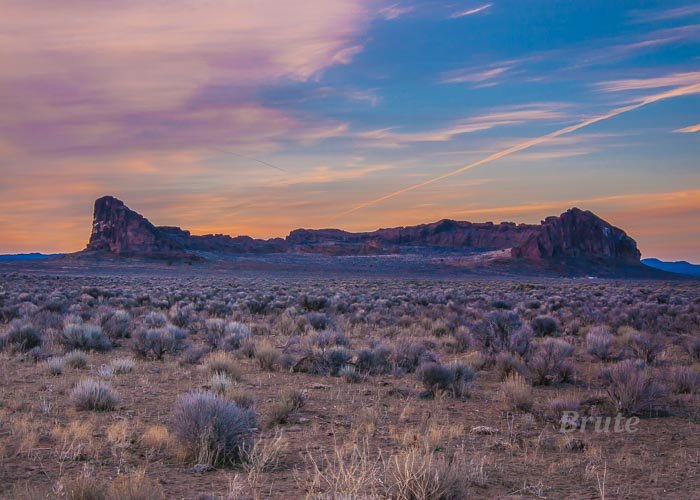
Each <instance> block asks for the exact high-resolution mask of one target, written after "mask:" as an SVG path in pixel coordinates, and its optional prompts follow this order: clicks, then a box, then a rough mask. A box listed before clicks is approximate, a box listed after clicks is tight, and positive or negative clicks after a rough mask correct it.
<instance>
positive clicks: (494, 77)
mask: <svg viewBox="0 0 700 500" xmlns="http://www.w3.org/2000/svg"><path fill="white" fill-rule="evenodd" d="M512 68H513V66H512V65H507V64H506V65H503V66H496V67H491V68H488V69H484V70H477V69H461V70H457V71H450V72H447V73H443V75H442V77H441V79H440V83H472V84H474V86H475V87H486V86H493V85H496V84H497V83H498V82H499V81H501V80H502V79H503V77H504V76H506V74H507V73H509V72H510V70H511V69H512Z"/></svg>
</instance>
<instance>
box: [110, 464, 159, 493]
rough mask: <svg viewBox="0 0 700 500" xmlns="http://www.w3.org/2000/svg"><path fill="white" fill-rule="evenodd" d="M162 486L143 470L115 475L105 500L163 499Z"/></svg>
mask: <svg viewBox="0 0 700 500" xmlns="http://www.w3.org/2000/svg"><path fill="white" fill-rule="evenodd" d="M165 498H166V496H165V494H164V493H163V488H162V486H161V485H160V484H159V483H158V482H157V481H154V480H152V479H149V478H148V477H146V474H145V472H144V471H143V470H139V471H136V472H132V473H130V474H126V475H120V476H117V478H116V479H115V480H114V481H112V484H111V485H110V487H109V490H108V493H107V500H165Z"/></svg>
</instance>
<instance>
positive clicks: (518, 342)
mask: <svg viewBox="0 0 700 500" xmlns="http://www.w3.org/2000/svg"><path fill="white" fill-rule="evenodd" d="M533 337H534V333H533V332H532V328H529V327H527V326H523V327H521V328H518V329H517V330H516V331H515V332H513V334H512V335H511V336H510V338H509V339H508V350H510V352H512V353H514V354H517V355H518V356H525V355H526V354H527V353H528V352H529V351H530V343H531V342H532V338H533Z"/></svg>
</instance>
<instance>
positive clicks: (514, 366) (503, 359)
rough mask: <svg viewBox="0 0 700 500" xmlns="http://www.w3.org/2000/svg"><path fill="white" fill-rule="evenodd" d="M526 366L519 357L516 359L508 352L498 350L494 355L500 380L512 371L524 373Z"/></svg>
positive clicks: (512, 372)
mask: <svg viewBox="0 0 700 500" xmlns="http://www.w3.org/2000/svg"><path fill="white" fill-rule="evenodd" d="M525 372H526V368H525V366H524V365H523V362H522V361H521V360H520V359H517V358H516V357H515V356H513V355H512V354H510V353H507V352H499V353H498V354H497V355H496V373H497V374H498V378H499V379H500V380H505V379H506V378H507V377H508V376H509V375H512V374H514V373H519V374H521V375H522V374H524V373H525Z"/></svg>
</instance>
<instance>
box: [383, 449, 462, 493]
mask: <svg viewBox="0 0 700 500" xmlns="http://www.w3.org/2000/svg"><path fill="white" fill-rule="evenodd" d="M468 467H469V464H468V463H467V462H466V460H465V459H464V458H463V457H461V456H453V457H451V458H446V457H441V456H438V455H436V454H435V453H434V452H433V451H430V450H424V449H421V448H411V449H409V450H407V451H404V452H402V453H400V454H398V455H394V456H392V457H391V459H389V463H388V465H387V471H386V482H387V488H388V496H389V498H394V499H397V500H418V499H424V500H443V499H444V500H453V499H454V500H456V499H459V498H470V497H471V495H470V491H469V482H470V481H469V480H470V477H473V474H471V473H470V472H469V471H468Z"/></svg>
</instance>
